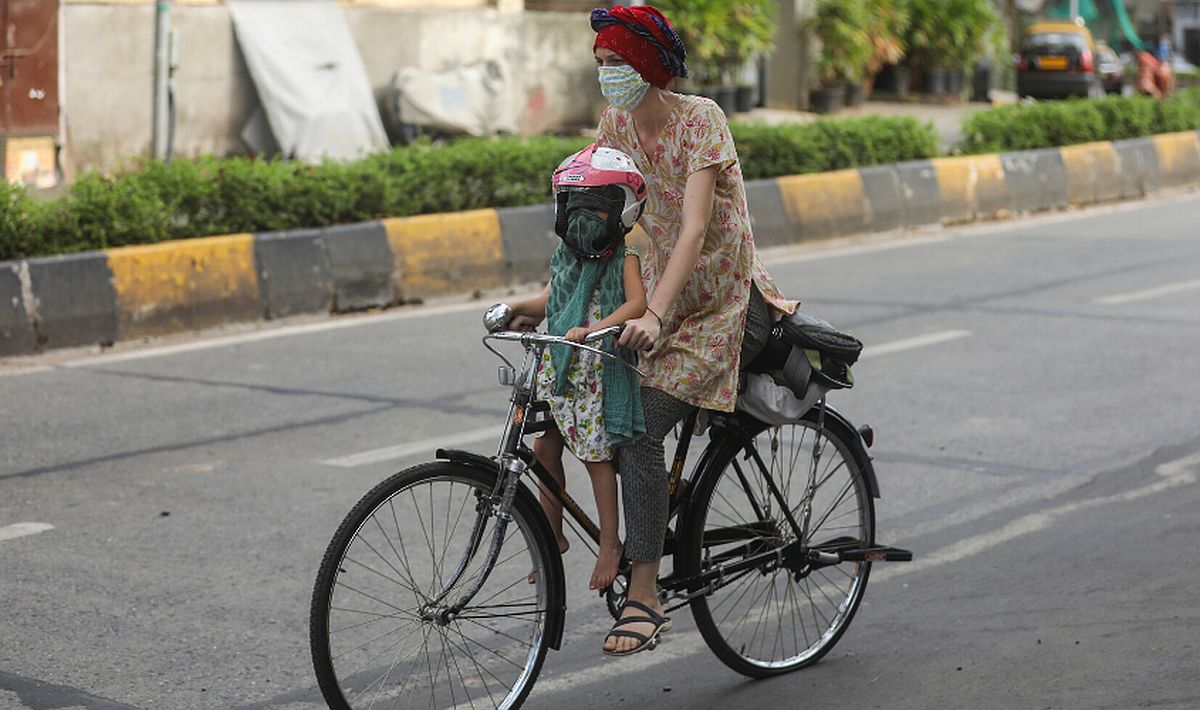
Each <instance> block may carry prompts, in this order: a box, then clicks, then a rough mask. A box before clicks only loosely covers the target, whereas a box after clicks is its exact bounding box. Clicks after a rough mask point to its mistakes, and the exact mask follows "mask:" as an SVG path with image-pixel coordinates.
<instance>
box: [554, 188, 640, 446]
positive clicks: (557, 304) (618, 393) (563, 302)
mask: <svg viewBox="0 0 1200 710" xmlns="http://www.w3.org/2000/svg"><path fill="white" fill-rule="evenodd" d="M572 216H573V217H574V219H571V221H570V222H569V223H568V227H567V236H566V237H564V239H563V242H562V243H561V244H559V245H558V248H557V249H555V251H554V256H553V257H552V258H551V260H550V297H549V300H548V301H547V302H546V327H547V329H548V331H549V332H550V334H551V335H566V334H567V331H568V330H570V329H572V328H575V327H577V326H581V325H583V321H584V319H585V318H586V317H587V312H588V306H589V305H590V304H591V300H592V292H593V291H595V290H596V289H599V295H600V317H601V318H607V317H608V316H609V315H611V314H612V312H613V311H615V310H617V308H620V307H621V305H622V304H624V303H625V247H624V245H623V244H622V245H621V246H619V247H618V248H617V249H616V250H615V252H614V254H613V255H612V256H611V257H609V258H608V259H603V260H600V259H581V258H580V257H579V256H577V255H576V254H575V252H573V251H572V250H571V248H570V247H569V246H568V243H569V242H571V241H572V240H575V239H587V240H588V242H589V243H590V242H591V236H592V233H594V231H595V229H596V228H597V225H598V226H599V227H600V228H604V227H605V226H606V225H605V224H604V220H602V219H600V218H599V217H598V216H596V215H594V214H592V213H591V212H589V211H588V210H579V215H578V216H575V215H572ZM595 347H601V348H603V349H604V350H605V351H606V352H609V353H614V352H615V354H616V355H617V357H619V358H621V359H622V360H624V361H625V362H627V363H629V364H631V365H633V366H635V367H636V366H637V356H636V355H635V354H634V353H633V352H631V351H630V350H629V348H617V347H616V346H615V345H614V344H613V342H612V341H611V340H606V341H605V342H604V343H597V344H596V345H595ZM575 351H576V349H575V348H573V347H571V346H569V345H551V346H550V361H551V362H552V363H553V364H554V374H555V382H554V391H555V394H559V395H561V394H563V393H564V392H565V391H566V388H567V371H568V370H569V369H570V367H571V360H572V358H573V357H574V356H575ZM602 362H603V371H602V379H601V384H602V386H603V388H604V427H605V429H606V430H607V431H608V436H609V440H610V441H611V442H612V444H613V446H621V445H624V444H628V443H630V442H632V441H635V440H637V439H638V438H640V437H641V436H642V435H643V434H645V433H646V422H645V414H644V413H643V411H642V395H641V388H640V386H639V384H638V381H637V373H636V372H634V371H633V370H630V369H629V368H627V367H625V366H624V365H622V364H620V363H617V362H613V361H611V360H608V359H607V358H605V359H603V361H602Z"/></svg>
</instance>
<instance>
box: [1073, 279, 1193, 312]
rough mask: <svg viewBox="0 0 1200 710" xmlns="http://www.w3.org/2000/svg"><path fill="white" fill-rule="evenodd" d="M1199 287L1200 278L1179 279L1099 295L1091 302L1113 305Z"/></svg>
mask: <svg viewBox="0 0 1200 710" xmlns="http://www.w3.org/2000/svg"><path fill="white" fill-rule="evenodd" d="M1198 288H1200V279H1195V280H1193V281H1179V282H1177V283H1173V284H1164V285H1162V286H1157V287H1155V288H1148V289H1145V290H1144V291H1131V292H1129V293H1118V294H1114V295H1112V296H1101V297H1100V298H1096V299H1093V300H1092V303H1096V304H1100V305H1105V306H1115V305H1120V304H1122V303H1132V302H1134V301H1145V300H1146V299H1149V298H1158V297H1159V296H1168V295H1170V294H1172V293H1179V292H1181V291H1192V290H1194V289H1198Z"/></svg>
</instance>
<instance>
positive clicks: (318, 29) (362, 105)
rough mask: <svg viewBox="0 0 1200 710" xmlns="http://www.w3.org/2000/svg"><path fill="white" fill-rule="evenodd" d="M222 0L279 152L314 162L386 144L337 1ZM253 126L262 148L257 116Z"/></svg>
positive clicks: (251, 132)
mask: <svg viewBox="0 0 1200 710" xmlns="http://www.w3.org/2000/svg"><path fill="white" fill-rule="evenodd" d="M226 5H227V6H228V7H229V14H230V16H231V17H232V18H233V27H234V32H235V33H236V34H237V39H238V45H239V46H240V47H241V48H242V55H243V56H244V57H245V58H246V66H247V67H248V68H249V69H250V77H251V78H252V79H253V80H254V85H255V87H256V88H257V89H258V98H259V101H260V102H261V103H262V108H263V111H264V112H265V114H266V122H267V124H268V125H269V126H270V133H271V134H272V135H273V137H274V142H275V144H276V145H277V146H278V148H279V151H280V152H281V153H282V154H283V155H284V156H286V157H289V158H297V159H300V160H305V161H308V162H319V161H320V160H321V159H323V158H333V159H336V160H348V159H353V158H359V157H362V156H363V155H366V154H368V153H375V152H380V151H386V150H390V149H391V145H390V143H389V142H388V138H387V134H386V133H385V132H384V129H383V122H382V121H381V120H380V118H379V109H378V107H377V106H376V105H375V97H374V94H373V93H372V91H371V84H370V82H369V81H368V80H367V71H366V68H365V67H364V66H363V61H362V56H361V55H360V54H359V53H358V47H357V46H355V44H354V38H353V37H352V36H351V34H350V28H349V26H347V24H346V18H345V17H344V16H343V15H342V10H341V8H339V7H338V6H337V5H335V4H334V3H333V2H332V1H331V0H227V2H226ZM251 123H252V124H253V123H254V119H253V118H252V119H251ZM253 128H254V127H253V125H252V126H249V127H248V130H247V132H246V134H245V135H246V136H247V137H248V139H249V140H251V141H253V142H254V143H257V144H258V145H257V146H255V147H256V148H257V149H259V150H266V146H267V145H269V141H264V137H263V131H262V130H261V124H260V125H259V127H258V129H257V130H252V129H253ZM254 136H257V138H255V137H254Z"/></svg>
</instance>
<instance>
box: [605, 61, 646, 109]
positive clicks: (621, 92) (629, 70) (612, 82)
mask: <svg viewBox="0 0 1200 710" xmlns="http://www.w3.org/2000/svg"><path fill="white" fill-rule="evenodd" d="M649 90H650V84H649V83H648V82H647V81H646V80H645V79H643V78H642V75H641V74H638V72H637V69H634V68H633V67H631V66H629V65H628V64H625V65H623V66H618V67H600V93H602V94H604V98H606V99H608V102H609V103H610V104H612V105H613V106H616V107H617V108H619V109H622V110H625V111H632V110H633V109H634V108H636V107H637V105H638V104H640V103H641V102H642V99H643V98H645V96H646V92H647V91H649Z"/></svg>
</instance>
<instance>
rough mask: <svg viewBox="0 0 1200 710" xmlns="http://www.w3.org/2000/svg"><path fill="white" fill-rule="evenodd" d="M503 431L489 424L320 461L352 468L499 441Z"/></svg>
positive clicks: (329, 464)
mask: <svg viewBox="0 0 1200 710" xmlns="http://www.w3.org/2000/svg"><path fill="white" fill-rule="evenodd" d="M502 433H504V427H502V426H490V427H486V428H483V429H475V430H473V431H464V432H462V433H459V434H452V435H450V436H442V437H436V438H433V439H422V440H421V441H414V442H410V443H408V444H399V445H397V446H385V447H384V448H382V449H372V450H370V451H362V452H360V453H357V454H350V455H349V456H340V457H338V458H336V459H326V460H324V461H321V463H323V464H326V465H327V466H338V467H341V468H354V467H355V466H368V465H370V464H376V463H383V462H384V461H395V460H397V459H403V458H408V457H409V456H414V455H416V454H425V455H427V456H433V452H434V451H437V450H438V449H441V448H446V447H456V446H462V445H463V444H470V443H474V442H476V441H484V440H486V439H493V440H496V441H499V439H500V435H501V434H502Z"/></svg>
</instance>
